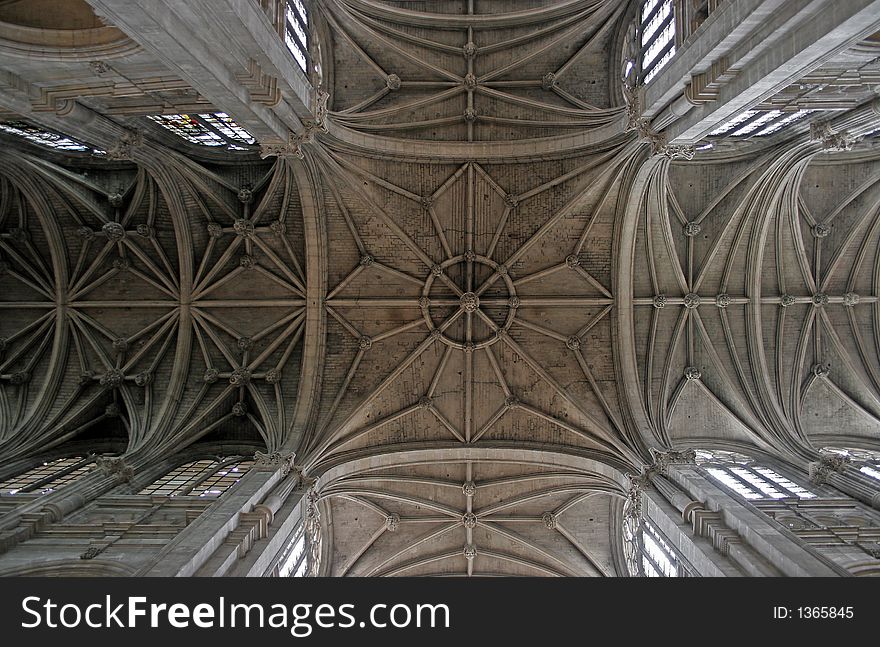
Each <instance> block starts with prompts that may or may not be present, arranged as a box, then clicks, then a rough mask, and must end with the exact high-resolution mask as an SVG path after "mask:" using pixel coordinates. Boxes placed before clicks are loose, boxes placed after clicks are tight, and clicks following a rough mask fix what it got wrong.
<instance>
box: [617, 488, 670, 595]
mask: <svg viewBox="0 0 880 647" xmlns="http://www.w3.org/2000/svg"><path fill="white" fill-rule="evenodd" d="M623 519H624V520H623V546H624V555H625V557H626V565H627V568H628V569H629V572H630V575H633V576H635V577H678V576H679V575H680V572H681V571H682V563H681V560H680V559H679V556H678V553H676V551H675V549H673V548H672V545H671V544H670V543H669V541H668V540H667V539H666V537H664V535H663V533H662V532H660V530H659V529H658V528H657V527H656V526H655V525H654V524H653V523H651V521H650V520H649V519H648V518H647V517H645V516H644V515H641V516H639V515H636V514H634V513H633V511H632V507H631V505H630V503H629V502H627V503H626V505H625V506H624V511H623Z"/></svg>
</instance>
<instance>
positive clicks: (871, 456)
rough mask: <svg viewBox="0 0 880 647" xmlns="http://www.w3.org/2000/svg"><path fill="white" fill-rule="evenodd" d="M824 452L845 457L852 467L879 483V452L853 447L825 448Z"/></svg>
mask: <svg viewBox="0 0 880 647" xmlns="http://www.w3.org/2000/svg"><path fill="white" fill-rule="evenodd" d="M824 450H825V451H827V452H832V453H834V454H840V455H841V456H845V457H847V458H848V459H849V461H850V464H851V465H852V467H854V468H855V469H857V470H858V471H860V472H861V473H862V474H864V475H865V476H869V477H871V478H872V479H874V480H876V481H880V452H875V451H871V450H869V449H856V448H854V447H825V448H824Z"/></svg>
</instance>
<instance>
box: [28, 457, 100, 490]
mask: <svg viewBox="0 0 880 647" xmlns="http://www.w3.org/2000/svg"><path fill="white" fill-rule="evenodd" d="M91 462H92V459H90V458H84V459H82V460H80V461H79V462H76V463H74V464H73V465H68V466H67V467H65V468H63V469H60V470H58V471H57V472H53V473H52V474H49V475H48V476H44V477H43V478H41V479H39V480H37V481H34V482H33V483H31V484H30V485H26V486H25V487H23V488H21V489H20V490H19V492H21V493H22V494H27V493H28V492H33V491H34V490H37V489H39V488H41V487H43V486H46V485H51V484H52V483H53V482H54V481H57V480H58V479H61V478H64V477H65V476H67V475H68V474H70V473H71V472H75V471H76V470H78V469H80V468H81V467H85V466H86V465H88V464H89V463H91Z"/></svg>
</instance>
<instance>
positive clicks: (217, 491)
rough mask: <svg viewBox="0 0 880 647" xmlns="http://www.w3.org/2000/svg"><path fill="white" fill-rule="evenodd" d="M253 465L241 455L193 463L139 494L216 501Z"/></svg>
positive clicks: (181, 467)
mask: <svg viewBox="0 0 880 647" xmlns="http://www.w3.org/2000/svg"><path fill="white" fill-rule="evenodd" d="M253 464H254V461H252V460H244V459H242V458H241V457H240V456H234V457H229V458H225V459H210V458H206V459H202V460H198V461H191V462H189V463H184V464H183V465H181V466H180V467H177V468H175V469H173V470H171V471H170V472H168V474H166V475H165V476H163V477H161V478H159V479H157V480H156V481H154V482H153V483H151V484H150V485H148V486H147V487H145V488H144V489H142V490H141V491H140V492H139V493H138V494H150V495H153V496H168V497H173V496H198V497H211V498H216V497H218V496H220V495H221V494H223V493H224V492H226V490H228V489H229V488H231V487H232V486H233V485H235V484H236V483H238V481H239V479H240V478H241V477H242V476H244V474H245V473H246V472H247V471H248V470H249V469H250V468H251V467H252V466H253Z"/></svg>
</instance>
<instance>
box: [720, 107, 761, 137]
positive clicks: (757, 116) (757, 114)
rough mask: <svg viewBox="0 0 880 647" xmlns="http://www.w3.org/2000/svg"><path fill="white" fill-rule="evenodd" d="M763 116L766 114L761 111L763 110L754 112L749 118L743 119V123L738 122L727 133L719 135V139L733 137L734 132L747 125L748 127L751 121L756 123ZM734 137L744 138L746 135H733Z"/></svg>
mask: <svg viewBox="0 0 880 647" xmlns="http://www.w3.org/2000/svg"><path fill="white" fill-rule="evenodd" d="M765 114H767V113H766V111H763V110H757V111H756V112H755V114H753V115H752V116H751V117H749V118H748V119H744V120H743V121H741V122H739V123H738V124H737V125H736V126H734V127H733V128H731V129H730V130H729V131H727V132H726V133H722V134H721V135H720V137H734V134H733V133H735V132H736V131H738V130H741V129H742V128H745V127H746V126H748V125H749V124H750V123H752V122H753V121H757V120H758V119H760V118H761V117H763V116H764V115H765ZM735 136H736V137H746V136H747V135H735Z"/></svg>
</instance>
